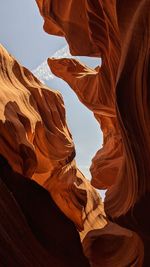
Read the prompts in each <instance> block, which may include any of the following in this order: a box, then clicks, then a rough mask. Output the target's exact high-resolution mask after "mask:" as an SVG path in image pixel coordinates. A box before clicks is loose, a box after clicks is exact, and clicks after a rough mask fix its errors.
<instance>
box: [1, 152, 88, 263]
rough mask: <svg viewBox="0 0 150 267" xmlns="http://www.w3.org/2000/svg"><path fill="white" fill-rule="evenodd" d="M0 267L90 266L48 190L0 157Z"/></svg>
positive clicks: (71, 225) (71, 224) (77, 239)
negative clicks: (13, 168) (17, 171)
mask: <svg viewBox="0 0 150 267" xmlns="http://www.w3.org/2000/svg"><path fill="white" fill-rule="evenodd" d="M0 166H1V168H0V193H1V194H0V207H1V208H0V216H1V222H0V244H1V246H0V266H2V267H3V266H12V267H13V266H14V267H16V266H18V267H27V266H29V267H30V266H38V267H41V266H43V267H48V266H56V267H67V266H68V267H70V266H71V267H75V266H81V267H82V266H84V267H89V264H88V261H87V259H86V258H85V256H84V255H83V251H82V246H81V243H80V238H79V234H78V232H77V230H76V227H75V225H74V224H73V222H71V221H70V220H69V219H68V218H67V217H66V216H65V215H64V214H63V213H62V212H61V211H60V210H59V208H58V207H57V206H56V204H55V203H54V201H53V200H52V198H51V197H50V195H49V193H48V192H47V190H45V189H44V188H42V187H41V186H40V185H38V184H37V183H36V182H35V181H32V180H31V179H29V178H27V177H24V176H23V175H21V174H19V173H16V172H14V171H13V170H12V168H11V167H10V166H9V164H8V162H7V161H6V160H5V159H4V158H3V157H2V156H0Z"/></svg>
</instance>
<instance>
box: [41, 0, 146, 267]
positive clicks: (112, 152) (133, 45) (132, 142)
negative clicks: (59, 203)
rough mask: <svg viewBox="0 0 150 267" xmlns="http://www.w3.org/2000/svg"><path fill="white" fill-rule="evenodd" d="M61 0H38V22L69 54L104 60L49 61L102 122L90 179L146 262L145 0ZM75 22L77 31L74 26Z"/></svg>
mask: <svg viewBox="0 0 150 267" xmlns="http://www.w3.org/2000/svg"><path fill="white" fill-rule="evenodd" d="M64 3H65V4H64V5H63V3H62V4H59V1H58V0H55V1H50V0H49V1H40V0H37V4H38V5H39V9H40V12H41V14H42V16H43V18H44V30H45V31H47V32H48V33H50V34H56V35H57V34H58V32H57V31H56V27H59V30H60V31H59V35H61V36H64V37H65V38H66V40H67V42H68V44H69V47H70V51H71V53H72V54H73V55H85V54H86V56H93V55H95V56H101V58H102V66H101V67H97V68H96V69H90V68H88V67H87V66H85V65H83V64H82V63H80V62H79V61H77V60H74V59H48V64H49V66H50V68H51V70H52V72H53V73H54V74H55V75H57V76H58V77H60V78H62V79H64V80H65V81H66V82H67V83H68V84H69V85H70V87H71V88H72V89H73V90H74V92H75V93H76V94H77V96H78V98H79V100H80V101H81V102H82V103H83V104H84V105H85V106H87V108H89V109H90V110H92V111H93V113H94V116H95V118H96V119H97V120H98V122H99V123H100V127H101V129H102V131H103V136H104V144H103V148H102V149H100V150H99V151H98V152H97V154H96V156H95V157H94V159H93V160H92V166H91V174H92V181H91V182H92V184H93V185H94V186H95V187H97V188H99V189H103V188H108V191H107V193H106V198H105V202H104V205H105V211H106V214H107V216H108V218H109V219H110V220H112V221H115V222H117V223H118V224H120V225H121V226H123V227H126V228H128V229H131V230H133V231H135V232H137V234H138V235H139V236H140V237H141V239H142V241H143V243H144V252H145V254H144V263H143V264H142V261H140V262H138V263H137V262H136V260H135V263H134V265H133V266H149V265H150V254H149V247H150V243H149V240H150V236H149V230H148V229H149V228H150V220H149V218H148V216H149V215H148V214H150V207H149V204H148V203H149V192H150V182H149V177H150V164H149V154H150V146H149V144H150V142H149V140H150V139H149V136H150V135H149V133H150V129H149V126H150V124H149V121H150V111H149V104H150V103H149V101H150V100H149V99H150V95H149V87H150V82H149V77H150V72H149V71H150V68H149V58H150V54H149V53H150V35H149V34H150V16H149V10H150V1H149V0H142V1H141V0H140V1H139V0H133V1H120V0H118V1H115V0H114V1H108V0H93V1H88V0H87V1H81V2H80V7H79V3H78V1H73V0H72V1H70V4H69V5H68V9H65V7H66V5H67V1H64ZM65 10H66V12H65ZM73 10H74V12H73ZM81 10H83V14H84V15H83V16H80V17H79V14H80V12H81ZM76 11H77V13H76ZM79 24H80V25H82V26H81V29H82V30H83V31H84V34H82V35H81V34H80V32H79V31H77V30H76V31H75V32H74V31H73V29H75V27H77V26H78V25H79ZM83 25H84V26H83ZM85 35H86V38H85ZM83 43H84V45H83ZM81 45H82V46H81ZM83 47H84V50H83ZM94 51H95V53H94ZM141 221H142V223H141ZM106 227H107V226H106ZM102 231H103V229H102ZM91 235H92V234H91ZM95 249H96V248H95ZM135 250H136V249H135ZM99 251H100V249H99ZM133 251H134V250H133ZM118 253H119V250H118ZM95 257H96V255H95ZM97 257H99V259H98V260H99V264H100V263H101V261H100V259H101V256H98V254H97ZM106 258H107V257H106ZM108 258H109V257H108ZM112 264H113V263H112ZM126 265H127V266H131V265H132V263H131V262H130V261H129V262H128V264H127V263H126ZM110 266H113V265H111V264H110ZM120 266H123V265H121V263H120Z"/></svg>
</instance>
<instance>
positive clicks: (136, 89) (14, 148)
mask: <svg viewBox="0 0 150 267" xmlns="http://www.w3.org/2000/svg"><path fill="white" fill-rule="evenodd" d="M37 4H38V6H39V9H40V12H41V15H42V16H43V18H44V29H45V31H47V32H48V33H49V34H55V35H59V36H64V37H65V38H66V40H67V42H68V44H69V47H70V51H71V53H72V55H85V56H97V57H101V59H102V66H99V67H97V68H96V69H91V68H89V67H87V66H85V65H83V64H82V63H81V62H79V61H77V60H75V59H48V64H49V66H50V68H51V70H52V72H53V73H54V74H55V75H57V76H58V77H60V78H62V79H64V80H65V81H66V82H68V84H69V85H70V87H71V88H72V89H73V90H74V92H75V93H76V94H77V96H78V98H79V100H80V101H81V102H82V103H83V104H84V105H85V106H86V107H87V108H89V109H90V110H91V111H92V112H93V113H94V116H95V118H96V120H97V121H98V122H99V124H100V127H101V130H102V131H103V140H104V142H103V143H104V144H103V148H102V149H100V150H99V151H98V152H97V153H96V155H95V157H94V159H93V160H92V165H91V173H92V181H91V183H92V185H94V186H95V187H97V188H99V189H104V188H107V189H108V190H107V193H106V198H105V201H104V206H103V203H102V200H101V199H100V197H99V195H98V193H97V192H96V190H95V189H94V188H93V187H92V185H91V184H90V182H89V181H87V179H86V178H85V177H84V175H83V174H82V173H81V172H80V170H79V169H78V168H77V166H76V162H75V148H74V144H73V139H72V136H71V133H70V131H69V129H68V127H67V123H66V115H65V107H64V103H63V99H62V96H61V95H60V93H59V92H57V91H54V90H52V89H50V88H48V87H46V86H45V85H43V84H42V83H40V82H39V81H38V80H37V79H36V78H35V77H34V76H33V74H32V73H31V72H30V71H28V70H27V69H26V68H24V67H22V66H21V65H20V64H19V63H18V62H17V61H16V60H15V59H14V58H13V57H12V56H11V55H9V53H8V52H7V51H6V50H5V48H3V47H2V46H0V154H1V156H0V217H1V220H0V266H2V267H4V266H6V267H7V266H8V267H9V266H11V267H13V266H14V267H16V266H19V267H22V266H23V267H25V266H51V267H57V266H58V267H74V266H83V267H84V266H85V267H88V266H91V267H98V266H108V267H127V266H129V267H130V266H133V267H149V266H150V219H149V218H148V215H149V214H150V206H149V201H150V182H149V177H150V164H149V155H150V142H149V139H150V138H149V133H150V124H149V121H150V111H149V105H150V95H149V90H148V89H149V86H150V73H149V70H150V68H149V58H150V54H149V53H150V16H149V10H150V0H133V1H128V0H127V1H125V0H116V1H115V0H112V1H110V0H92V1H90V0H81V1H79V0H70V1H69V2H68V1H66V0H63V1H59V0H37ZM104 208H105V211H104ZM105 212H106V215H105ZM77 229H78V230H79V231H80V238H79V233H78V231H77ZM80 240H82V245H81V241H80ZM82 246H83V250H82Z"/></svg>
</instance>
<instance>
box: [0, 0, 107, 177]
mask: <svg viewBox="0 0 150 267" xmlns="http://www.w3.org/2000/svg"><path fill="white" fill-rule="evenodd" d="M0 25H1V27H0V42H1V43H2V44H3V45H4V46H5V47H6V49H7V50H8V51H9V52H10V53H11V54H12V55H13V56H15V58H16V59H17V60H18V61H19V62H20V63H21V64H22V65H24V66H26V67H27V68H28V69H30V70H35V69H36V68H37V67H38V66H39V65H41V63H42V62H44V61H45V60H46V59H47V58H48V57H50V56H53V54H54V53H55V52H56V51H58V50H60V51H61V49H62V48H63V47H65V46H66V41H65V40H64V38H60V37H55V36H50V35H48V34H46V33H45V32H44V31H43V19H42V17H41V16H40V14H39V11H38V8H37V6H36V3H35V0H3V1H1V8H0ZM80 60H82V61H83V62H86V64H87V65H89V66H97V65H98V64H99V62H100V60H95V59H90V58H86V57H84V58H82V59H81V58H80ZM44 82H45V83H46V84H47V85H48V86H49V87H51V88H53V89H57V90H59V91H60V92H61V93H62V95H63V98H64V101H65V105H66V112H67V121H68V125H69V128H70V130H71V132H72V135H73V139H74V143H75V146H76V152H77V156H76V160H77V163H78V166H79V168H80V169H81V170H82V171H83V172H84V174H85V175H86V176H88V177H89V178H90V174H89V171H88V168H89V166H90V164H91V159H92V157H93V156H94V154H95V153H96V151H97V150H98V149H99V148H100V146H101V145H102V134H101V131H100V128H99V125H98V123H97V122H96V120H95V119H94V117H93V114H92V112H90V111H89V110H88V109H87V108H85V107H84V106H83V105H82V104H81V103H80V102H79V100H78V99H77V97H76V95H75V94H74V93H73V91H72V90H71V89H70V88H69V86H68V85H67V84H66V83H65V82H64V81H62V80H60V79H58V78H54V79H48V80H47V81H44Z"/></svg>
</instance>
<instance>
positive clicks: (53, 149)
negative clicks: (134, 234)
mask: <svg viewBox="0 0 150 267" xmlns="http://www.w3.org/2000/svg"><path fill="white" fill-rule="evenodd" d="M0 66H1V70H2V71H1V72H0V88H1V93H0V130H1V135H0V147H1V149H0V153H1V155H3V156H4V157H5V158H6V159H7V160H8V162H9V164H10V165H11V166H12V168H13V170H14V171H16V172H18V173H20V174H22V175H24V176H26V177H29V178H31V179H33V180H35V181H36V182H38V183H39V184H40V185H42V186H43V187H44V188H46V189H47V190H48V191H49V192H50V194H51V196H52V198H53V200H54V201H55V203H56V204H57V205H58V207H59V208H60V209H61V210H62V211H63V212H64V214H65V215H66V216H67V217H68V218H70V219H71V220H72V221H73V222H74V223H75V224H76V226H77V228H78V229H79V230H80V231H82V230H84V231H83V232H82V236H84V235H85V233H86V232H87V231H88V230H90V229H91V227H92V228H93V227H94V228H99V227H100V228H101V227H103V226H104V225H105V224H106V220H105V213H104V209H103V203H102V201H101V199H100V197H99V195H98V193H97V192H96V190H95V189H94V188H93V187H92V186H91V185H90V183H89V182H88V181H87V180H86V178H85V177H84V176H83V174H82V173H81V172H80V171H79V170H78V169H77V167H76V163H75V160H74V157H75V148H74V144H73V141H72V136H71V134H70V132H69V129H68V127H67V124H66V117H65V108H64V103H63V99H62V97H61V95H60V93H59V92H56V91H53V90H51V89H49V88H47V87H46V86H44V85H43V84H41V83H40V82H39V81H38V80H37V79H36V78H35V77H34V76H33V74H32V73H31V72H29V71H28V70H27V69H26V68H24V67H21V66H20V65H19V64H18V62H17V61H16V60H15V59H14V58H13V57H12V56H10V55H9V54H8V52H7V51H6V50H5V49H4V48H3V47H2V46H1V47H0Z"/></svg>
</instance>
